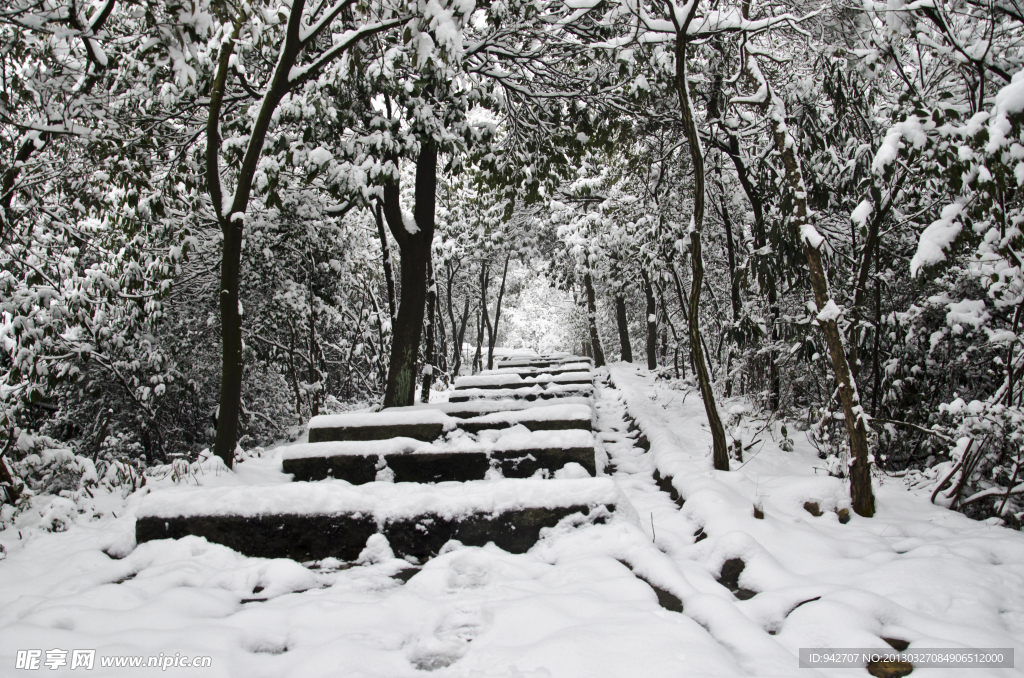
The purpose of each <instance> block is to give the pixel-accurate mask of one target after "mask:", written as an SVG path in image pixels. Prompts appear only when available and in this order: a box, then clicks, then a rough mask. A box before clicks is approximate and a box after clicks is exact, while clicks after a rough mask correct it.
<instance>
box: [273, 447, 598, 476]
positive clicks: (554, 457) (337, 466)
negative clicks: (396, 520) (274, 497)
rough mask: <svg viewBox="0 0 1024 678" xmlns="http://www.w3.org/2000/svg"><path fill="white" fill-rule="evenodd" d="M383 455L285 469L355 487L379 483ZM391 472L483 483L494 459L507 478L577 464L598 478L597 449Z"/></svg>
mask: <svg viewBox="0 0 1024 678" xmlns="http://www.w3.org/2000/svg"><path fill="white" fill-rule="evenodd" d="M379 459H380V456H379V455H376V454H374V455H366V456H360V455H338V456H334V457H307V458H304V459H285V460H284V463H283V470H284V472H285V473H291V474H293V475H294V476H295V478H294V479H295V480H297V481H300V480H306V481H308V480H323V479H325V478H339V479H341V480H345V481H348V482H350V483H352V484H353V485H362V484H363V483H370V482H373V481H374V480H375V479H376V476H377V466H378V464H379V461H378V460H379ZM384 460H385V462H386V463H387V466H388V468H390V469H391V470H392V471H394V474H395V478H394V480H395V482H398V483H436V482H442V481H446V480H454V481H460V482H464V481H467V480H483V479H484V476H485V475H486V473H487V470H488V469H489V468H490V467H491V461H492V460H493V461H494V462H495V463H496V465H497V466H498V467H499V468H500V469H501V472H502V474H503V475H504V476H505V477H506V478H529V477H530V476H532V475H533V474H534V473H535V472H537V470H539V469H547V470H548V471H551V472H554V471H557V470H558V469H560V468H562V467H563V466H565V465H566V464H568V463H569V462H576V463H577V464H579V465H580V466H582V467H583V468H585V469H586V470H587V472H588V473H590V475H592V476H593V475H597V463H596V460H595V456H594V448H593V447H572V448H563V447H552V448H538V449H530V450H514V451H508V452H494V453H492V455H491V457H490V458H488V456H487V454H486V453H485V452H482V451H481V452H440V453H426V454H424V453H419V454H388V455H384Z"/></svg>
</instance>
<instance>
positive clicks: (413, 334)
mask: <svg viewBox="0 0 1024 678" xmlns="http://www.w3.org/2000/svg"><path fill="white" fill-rule="evenodd" d="M436 191H437V147H436V146H435V145H434V144H433V143H432V142H430V141H425V142H424V143H423V144H422V145H421V146H420V154H419V158H418V159H417V161H416V188H415V194H416V205H415V207H414V208H413V219H414V222H415V224H416V232H415V233H410V232H409V231H408V230H407V229H406V226H405V223H404V220H403V218H402V206H401V203H400V202H399V186H398V183H397V182H395V183H389V184H385V186H384V216H385V218H386V219H387V222H388V227H389V228H390V229H391V235H393V236H394V238H395V240H396V241H397V242H398V248H399V251H400V253H401V284H402V297H401V299H400V300H399V302H398V315H397V316H396V318H395V327H394V332H393V333H392V338H391V363H390V365H389V367H388V383H387V386H386V387H385V390H384V407H404V406H408V405H412V404H413V402H414V401H415V394H416V358H417V357H418V354H419V350H420V339H421V337H422V334H423V312H424V308H425V306H426V301H427V264H428V262H429V260H430V247H431V243H432V242H433V239H434V210H435V204H436V203H435V201H436Z"/></svg>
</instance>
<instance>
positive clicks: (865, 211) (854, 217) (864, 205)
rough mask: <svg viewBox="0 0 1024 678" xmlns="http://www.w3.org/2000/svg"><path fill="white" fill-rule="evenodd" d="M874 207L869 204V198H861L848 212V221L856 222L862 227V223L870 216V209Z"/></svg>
mask: <svg viewBox="0 0 1024 678" xmlns="http://www.w3.org/2000/svg"><path fill="white" fill-rule="evenodd" d="M872 209H874V208H873V207H872V205H871V201H870V200H863V201H861V203H860V204H859V205H857V208H856V209H855V210H853V212H851V213H850V221H852V222H853V223H855V224H857V226H859V227H860V228H864V224H865V223H867V220H868V217H870V216H871V210H872Z"/></svg>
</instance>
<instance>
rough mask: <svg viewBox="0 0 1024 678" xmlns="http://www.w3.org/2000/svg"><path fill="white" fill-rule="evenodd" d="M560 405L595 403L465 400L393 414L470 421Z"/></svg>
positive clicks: (581, 400) (572, 399)
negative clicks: (431, 412) (434, 413)
mask: <svg viewBox="0 0 1024 678" xmlns="http://www.w3.org/2000/svg"><path fill="white" fill-rule="evenodd" d="M558 405H586V406H587V407H589V408H591V409H593V407H594V402H593V401H592V400H591V399H590V398H582V397H572V396H568V397H565V398H559V399H558V400H557V401H556V402H550V403H549V402H534V401H529V400H513V399H507V400H491V399H483V400H464V401H461V402H438V403H430V404H427V405H414V406H412V407H396V408H393V409H392V411H393V412H400V411H407V410H419V409H423V408H430V409H437V410H441V411H442V412H444V413H445V414H447V415H448V416H449V417H455V418H457V419H469V418H471V417H478V416H481V415H485V414H493V413H495V412H513V411H518V410H526V409H533V408H538V407H548V406H552V407H554V406H558Z"/></svg>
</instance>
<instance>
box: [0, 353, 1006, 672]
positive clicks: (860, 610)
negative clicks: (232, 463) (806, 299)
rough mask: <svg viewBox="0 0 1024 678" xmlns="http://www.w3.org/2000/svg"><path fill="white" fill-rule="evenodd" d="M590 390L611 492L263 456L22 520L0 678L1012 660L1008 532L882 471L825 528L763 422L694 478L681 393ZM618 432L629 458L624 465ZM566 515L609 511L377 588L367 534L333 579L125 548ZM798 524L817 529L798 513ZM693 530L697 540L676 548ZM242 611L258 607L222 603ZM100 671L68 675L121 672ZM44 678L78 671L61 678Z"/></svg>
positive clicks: (692, 395) (648, 378) (633, 382)
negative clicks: (729, 466)
mask: <svg viewBox="0 0 1024 678" xmlns="http://www.w3.org/2000/svg"><path fill="white" fill-rule="evenodd" d="M600 371H601V372H604V371H605V369H604V368H602V370H600ZM607 372H608V373H609V374H610V377H611V379H612V381H613V382H614V384H615V385H616V387H617V388H608V387H604V386H598V388H597V390H596V393H595V403H596V408H597V422H598V427H599V433H598V435H599V437H600V439H601V440H600V444H601V446H602V447H603V448H604V450H605V451H606V452H607V453H608V456H609V458H610V460H611V462H612V465H613V466H612V468H613V470H614V471H613V472H614V475H613V476H611V477H610V478H595V479H573V478H571V476H572V475H573V473H574V471H579V469H573V468H566V469H563V470H562V471H561V472H559V474H556V476H557V479H554V480H539V479H537V480H534V479H529V480H496V481H478V482H474V483H465V484H462V483H459V484H454V483H452V484H445V483H441V484H438V485H435V486H432V487H431V493H430V496H428V495H427V494H425V493H424V492H423V490H422V489H421V488H417V487H416V486H411V485H408V484H391V483H371V484H369V485H364V486H359V487H352V486H350V485H347V484H346V483H344V482H342V481H323V482H319V483H287V482H285V481H286V480H287V477H286V476H284V475H283V474H281V472H280V457H281V453H275V454H274V455H273V456H270V455H264V456H263V457H260V458H253V459H249V460H246V461H244V462H242V463H239V464H237V465H236V470H235V471H234V472H228V471H226V470H224V469H223V468H222V467H217V466H216V464H215V463H213V462H204V463H203V464H200V465H198V466H199V470H200V471H202V472H201V473H198V474H197V475H195V476H194V477H192V476H190V478H189V482H190V483H193V482H199V483H200V484H202V485H203V486H204V487H203V488H195V487H174V486H173V483H172V482H171V480H170V479H169V478H163V479H161V478H158V477H155V476H154V477H149V478H147V480H148V483H147V485H146V487H144V488H142V489H141V490H139V491H137V492H135V493H134V494H131V495H129V496H128V497H127V498H126V499H122V497H121V495H120V494H103V495H97V497H96V498H94V499H89V498H88V497H84V496H81V497H79V496H77V495H74V494H72V495H71V496H68V497H62V498H61V499H66V500H67V502H68V503H74V504H75V506H76V507H77V510H79V511H81V510H86V512H85V513H77V512H75V514H74V515H68V516H66V517H67V518H68V519H69V520H70V522H69V523H68V525H67V531H65V532H48V531H45V530H44V529H43V527H42V526H40V524H39V520H40V518H41V516H40V515H39V514H38V512H37V511H36V510H35V509H33V512H34V514H35V515H34V516H33V515H30V513H29V512H26V513H25V514H23V515H22V517H20V518H19V522H18V524H16V525H15V526H14V527H11V528H9V529H7V530H4V531H3V532H0V545H2V546H3V547H4V549H5V551H6V557H4V556H3V555H0V667H3V668H2V669H0V674H4V675H6V674H7V673H10V672H12V671H14V673H19V672H18V671H15V670H14V669H13V668H11V667H13V666H14V662H15V657H16V654H17V651H18V650H19V649H33V648H36V649H41V650H44V651H45V650H49V649H53V648H62V649H68V650H71V649H74V648H94V649H96V650H97V655H98V657H104V656H107V657H109V656H113V655H138V656H149V655H158V654H159V653H164V654H165V655H166V654H169V655H172V656H173V655H174V654H175V653H180V654H182V655H189V656H195V655H209V656H211V657H212V658H213V665H212V667H211V668H209V669H204V670H202V671H193V670H189V669H175V668H171V669H170V670H168V671H161V672H160V674H161V675H167V676H178V675H198V674H200V673H201V674H202V675H204V676H218V677H220V676H225V677H226V676H253V677H256V678H263V677H268V678H269V677H271V676H273V677H276V676H282V677H283V676H302V677H303V678H307V677H308V678H320V677H324V678H326V677H328V676H359V677H360V678H377V677H379V678H414V677H415V676H422V675H425V673H426V671H427V670H431V673H432V675H437V676H461V677H466V678H468V677H474V678H475V677H477V676H480V677H486V678H577V677H578V678H622V677H623V676H638V675H642V676H644V678H668V677H672V678H706V677H729V678H741V677H746V676H777V677H779V678H792V677H799V678H822V677H827V678H833V677H835V678H844V677H845V676H853V675H866V672H865V671H864V670H863V669H840V670H826V669H798V668H797V652H798V650H799V648H801V647H822V646H824V647H833V648H841V647H858V646H867V647H875V648H880V649H881V648H886V647H887V645H886V644H885V641H883V640H882V638H883V637H888V638H900V639H904V640H907V641H909V642H910V644H911V645H910V647H911V648H912V649H913V648H925V647H945V648H965V647H972V648H985V647H989V648H995V647H1013V648H1015V649H1016V650H1017V655H1018V657H1019V656H1020V652H1021V651H1022V650H1024V535H1021V534H1020V533H1018V532H1014V531H1011V530H1007V529H1004V528H1001V527H998V526H996V525H994V524H991V523H980V522H975V521H972V520H970V519H968V518H966V517H965V516H963V515H961V514H958V513H954V512H951V511H948V510H946V509H943V508H941V507H938V506H934V505H932V504H931V503H930V502H929V494H930V492H929V491H928V490H926V489H925V490H917V489H914V488H913V487H911V486H910V484H909V482H904V480H903V479H901V478H891V477H886V476H884V475H881V474H879V475H876V478H875V491H876V501H877V513H876V515H875V517H873V518H870V519H869V518H861V517H859V516H857V515H853V516H852V517H851V520H850V522H849V523H848V524H845V525H844V524H841V523H840V522H839V518H838V516H837V515H836V513H835V512H834V509H836V508H840V509H841V508H847V507H849V500H848V488H847V487H846V486H845V483H844V481H842V480H841V479H838V478H834V477H831V476H829V475H828V472H827V470H826V469H825V467H824V465H823V462H821V461H820V460H819V459H818V458H817V456H816V453H815V451H814V449H813V448H812V446H811V445H810V444H809V443H808V442H807V440H806V439H805V437H804V435H803V434H802V433H801V432H800V431H799V430H798V429H797V427H796V426H795V424H794V422H787V425H788V426H789V429H790V433H791V437H792V438H793V439H794V441H795V443H796V447H795V449H794V450H793V451H792V452H783V451H782V450H781V449H780V448H779V446H778V444H777V441H780V440H781V436H780V435H779V433H778V426H779V423H780V422H774V423H773V424H772V425H771V426H769V427H767V428H765V429H764V430H761V429H762V427H764V420H763V418H760V417H759V415H758V414H757V411H756V409H753V408H752V409H749V410H748V412H749V413H750V414H749V415H745V416H744V420H743V422H742V423H741V424H739V425H738V426H739V427H740V428H741V429H742V431H741V435H742V439H743V440H745V441H747V440H749V441H751V443H752V444H753V445H752V447H751V448H750V449H748V450H746V451H744V460H745V464H744V465H743V466H740V465H739V464H735V465H734V470H733V471H731V472H720V471H714V470H712V468H711V459H710V448H711V436H710V433H709V432H708V430H707V428H706V425H707V419H706V417H705V415H704V408H703V403H702V402H701V400H700V398H699V394H698V393H696V392H695V391H693V390H692V389H689V388H687V387H685V386H682V385H680V384H679V383H666V382H665V381H664V380H657V381H656V380H655V379H654V378H653V376H652V375H650V374H649V373H647V372H646V370H643V369H640V368H638V367H637V366H635V365H630V364H625V363H617V364H614V365H612V366H610V368H608V369H607ZM737 405H746V406H747V407H749V405H747V404H746V403H745V402H744V401H743V400H742V399H735V398H734V399H731V400H730V399H726V400H723V402H721V403H720V407H721V408H722V409H723V410H724V411H727V412H729V411H733V409H734V406H737ZM954 405H957V406H959V407H962V408H967V407H970V406H969V405H966V404H963V403H962V401H961V402H960V403H959V404H956V403H954V404H951V405H950V408H952V407H953V406H954ZM737 409H738V408H737ZM629 418H632V419H635V420H636V422H637V423H638V424H639V425H640V427H641V428H642V430H643V432H644V435H645V436H646V438H647V439H648V441H649V442H650V446H651V449H650V452H645V451H644V450H643V449H641V448H640V447H638V446H637V444H636V435H637V434H636V433H635V432H633V433H631V432H630V431H629V428H630V426H629V423H630V422H629ZM759 430H760V432H758V431H759ZM655 469H657V470H658V471H659V472H660V474H661V475H662V476H665V477H671V478H672V480H671V483H672V485H673V486H674V487H675V488H676V489H677V490H678V492H679V493H680V494H681V496H682V497H683V498H685V504H684V505H683V507H682V508H681V509H680V508H679V506H678V505H677V504H676V503H675V502H673V501H672V499H671V498H670V497H669V495H668V494H667V493H666V492H664V491H661V490H660V489H659V488H658V486H657V485H656V484H655V482H654V479H653V477H652V473H653V471H654V470H655ZM275 483H280V484H275ZM552 483H554V484H552ZM201 490H202V491H203V494H200V491H201ZM207 490H212V492H213V494H212V495H211V494H208V493H206V492H205V491H207ZM437 490H440V491H439V492H438V491H437ZM147 493H148V496H146V495H147ZM570 496H575V497H580V496H585V497H587V498H588V499H591V500H594V501H595V502H615V503H616V505H617V510H616V512H615V514H613V515H612V516H611V517H610V519H609V520H608V521H607V522H606V523H604V524H595V523H591V522H589V521H586V522H583V521H580V523H581V524H575V525H574V524H573V521H571V520H568V519H567V520H566V521H563V523H562V524H560V525H559V526H558V527H556V528H554V529H551V530H546V531H545V532H544V534H543V537H542V539H541V540H540V542H538V543H537V545H536V546H534V547H533V548H532V549H531V550H530V551H529V552H527V553H525V554H521V555H512V554H509V553H506V552H503V551H501V550H499V549H497V548H495V547H493V546H487V547H483V548H476V547H465V546H463V545H461V544H458V543H456V542H451V543H449V544H448V545H447V546H446V547H445V548H444V549H442V553H441V555H439V556H437V557H436V558H433V559H432V560H430V561H429V562H427V563H426V564H425V565H423V567H422V569H421V570H419V571H418V572H415V574H414V575H413V576H412V577H411V578H410V579H409V580H408V583H405V584H402V583H401V582H399V581H398V580H396V579H394V578H393V577H392V575H395V574H396V573H398V572H400V571H403V570H404V571H406V573H408V572H409V567H410V565H409V563H407V562H405V561H403V560H399V559H396V558H394V557H393V553H392V552H391V547H390V545H389V544H387V543H386V540H383V539H381V538H371V539H370V540H369V541H368V543H367V545H366V548H365V549H364V551H363V553H362V554H361V556H360V563H361V564H357V565H355V566H352V567H349V566H348V564H343V563H340V562H338V561H336V560H333V559H328V560H325V561H322V562H320V563H309V564H307V566H305V567H304V566H302V565H299V564H298V563H295V562H293V561H289V560H269V559H261V558H247V557H244V556H241V555H239V554H238V553H235V552H233V551H231V550H229V549H227V548H225V547H222V546H219V545H215V544H210V543H207V542H206V541H205V540H203V539H200V538H195V537H189V538H185V539H181V540H161V541H154V542H149V543H146V544H141V545H138V546H136V545H135V542H134V538H133V534H134V520H135V514H136V512H137V511H138V510H139V508H140V504H142V508H143V510H145V511H147V512H149V513H150V514H153V515H159V514H160V512H161V511H165V510H166V511H167V512H168V513H172V512H173V513H177V512H181V511H199V510H200V509H201V510H203V511H205V510H208V509H213V510H231V511H235V510H241V511H245V512H247V514H248V515H258V514H259V511H261V510H267V509H274V510H277V509H281V510H288V511H295V510H307V511H320V510H324V508H325V507H326V508H336V507H341V508H346V507H347V508H357V507H358V508H360V509H361V510H366V511H374V512H376V511H382V513H381V515H385V514H386V515H396V512H397V513H401V512H403V511H422V510H424V509H427V508H433V509H436V510H439V511H465V510H470V508H469V507H471V506H473V507H476V508H481V507H483V508H484V509H486V508H488V507H495V506H499V507H500V506H509V505H515V504H516V503H517V502H524V501H538V502H547V501H552V502H563V503H564V502H567V501H569V498H570ZM806 502H815V503H817V504H818V507H819V509H820V510H821V511H822V513H823V515H821V516H818V517H815V516H813V515H811V514H810V513H809V512H808V511H807V510H805V509H804V507H803V506H804V503H806ZM64 506H65V508H67V505H66V504H65V505H64ZM755 506H758V507H760V508H761V510H763V512H764V518H763V519H757V518H755V517H754V515H753V509H754V507H755ZM385 507H386V508H385ZM42 508H43V507H42V506H40V509H42ZM59 508H60V507H59V506H57V507H55V510H57V509H59ZM473 510H475V509H473ZM374 515H378V514H377V513H374ZM698 530H701V531H702V534H704V535H707V538H706V539H703V540H702V541H699V542H698V541H696V538H695V533H697V532H698ZM108 554H110V555H108ZM729 558H742V559H743V560H744V562H745V568H744V570H743V573H742V574H741V575H740V577H739V584H740V585H741V586H742V587H744V588H747V589H750V590H752V591H756V592H757V595H755V596H754V597H753V598H751V599H749V600H738V599H737V598H736V597H735V596H734V595H733V594H732V593H731V592H730V591H729V590H727V589H726V588H725V587H723V586H722V585H721V584H719V583H718V582H717V581H716V578H717V576H718V573H719V572H720V570H721V567H722V564H723V563H724V561H725V560H727V559H729ZM640 577H643V579H640ZM646 582H651V583H652V584H655V585H657V586H658V587H660V588H661V589H663V590H665V591H667V592H669V593H671V594H672V595H674V596H676V597H677V598H679V599H680V600H681V601H682V605H683V609H684V612H683V613H682V614H680V613H678V612H670V611H668V610H666V609H663V608H662V607H660V606H659V605H658V602H657V598H656V595H655V592H654V590H652V588H651V587H650V586H649V585H648V584H647V583H646ZM256 590H259V592H258V593H254V591H256ZM252 599H258V600H264V601H265V602H249V603H243V602H242V601H243V600H252ZM98 661H99V660H98V659H97V667H96V669H94V670H93V671H89V672H88V673H89V675H95V676H125V675H134V674H133V673H132V672H131V671H130V670H125V669H115V668H102V667H100V666H99V664H98ZM1018 664H1019V661H1018ZM150 672H152V671H150ZM25 673H26V675H28V674H29V673H31V672H25ZM39 673H41V674H42V673H45V674H47V675H50V673H51V671H50V670H48V669H43V670H41V671H40V672H39ZM52 673H53V675H75V674H73V673H71V674H69V673H68V669H67V667H64V668H63V669H61V670H59V671H54V672H52ZM136 673H139V675H142V673H144V672H136ZM917 673H918V671H915V672H914V675H917ZM925 673H927V674H928V676H930V677H931V678H962V677H963V676H965V675H967V673H968V672H967V671H964V670H963V669H934V668H933V669H929V670H928V671H926V672H925ZM969 674H970V676H971V677H972V678H987V677H995V676H1020V675H1022V670H1021V669H1020V668H1016V669H1003V670H990V669H971V670H970V672H969ZM12 675H13V674H12Z"/></svg>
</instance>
